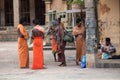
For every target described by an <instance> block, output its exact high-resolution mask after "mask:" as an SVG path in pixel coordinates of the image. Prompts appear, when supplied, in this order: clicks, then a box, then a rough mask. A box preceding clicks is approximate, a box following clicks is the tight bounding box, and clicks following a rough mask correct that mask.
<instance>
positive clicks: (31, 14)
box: [30, 0, 35, 24]
mask: <svg viewBox="0 0 120 80" xmlns="http://www.w3.org/2000/svg"><path fill="white" fill-rule="evenodd" d="M34 1H35V0H30V24H32V21H33V19H34V18H35V2H34Z"/></svg>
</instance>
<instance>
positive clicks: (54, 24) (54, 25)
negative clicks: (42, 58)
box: [51, 21, 58, 62]
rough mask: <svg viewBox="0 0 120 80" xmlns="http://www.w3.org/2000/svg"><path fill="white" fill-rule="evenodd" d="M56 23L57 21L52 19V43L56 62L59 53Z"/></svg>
mask: <svg viewBox="0 0 120 80" xmlns="http://www.w3.org/2000/svg"><path fill="white" fill-rule="evenodd" d="M56 27H57V26H56V23H55V21H52V25H51V34H52V35H51V43H52V53H53V55H54V60H55V62H56V61H57V59H56V54H57V50H58V44H57V39H56V30H55V28H56Z"/></svg>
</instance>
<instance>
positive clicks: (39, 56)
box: [32, 37, 44, 69]
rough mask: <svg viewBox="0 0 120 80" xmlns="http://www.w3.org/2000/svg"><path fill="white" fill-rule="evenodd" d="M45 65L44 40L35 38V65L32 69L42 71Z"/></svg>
mask: <svg viewBox="0 0 120 80" xmlns="http://www.w3.org/2000/svg"><path fill="white" fill-rule="evenodd" d="M43 64H44V59H43V39H42V37H35V38H34V41H33V65H32V69H42V68H43Z"/></svg>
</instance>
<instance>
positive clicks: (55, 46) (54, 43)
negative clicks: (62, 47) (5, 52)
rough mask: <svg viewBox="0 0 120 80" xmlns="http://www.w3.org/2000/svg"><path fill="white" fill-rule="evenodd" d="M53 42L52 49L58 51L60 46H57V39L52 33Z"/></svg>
mask: <svg viewBox="0 0 120 80" xmlns="http://www.w3.org/2000/svg"><path fill="white" fill-rule="evenodd" d="M51 43H52V51H53V52H57V48H58V46H57V41H56V40H55V36H54V34H53V35H52V41H51Z"/></svg>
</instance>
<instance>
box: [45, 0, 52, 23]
mask: <svg viewBox="0 0 120 80" xmlns="http://www.w3.org/2000/svg"><path fill="white" fill-rule="evenodd" d="M45 7H46V13H47V12H48V11H49V10H50V9H51V1H45ZM48 17H49V16H48V15H47V14H46V18H45V19H46V23H47V24H48V20H49V18H48Z"/></svg>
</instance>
